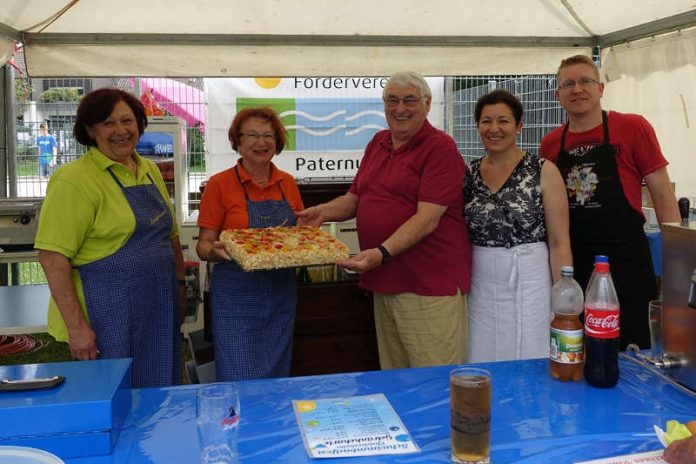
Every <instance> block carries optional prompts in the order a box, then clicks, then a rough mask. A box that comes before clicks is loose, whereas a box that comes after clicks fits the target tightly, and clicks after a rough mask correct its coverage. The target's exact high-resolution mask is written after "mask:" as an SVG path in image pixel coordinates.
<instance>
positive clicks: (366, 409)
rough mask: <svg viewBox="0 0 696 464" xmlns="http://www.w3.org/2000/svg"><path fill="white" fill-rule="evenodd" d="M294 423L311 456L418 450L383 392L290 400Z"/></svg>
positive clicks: (328, 456)
mask: <svg viewBox="0 0 696 464" xmlns="http://www.w3.org/2000/svg"><path fill="white" fill-rule="evenodd" d="M292 406H293V408H294V410H295V417H296V418H297V424H298V425H299V427H300V431H301V432H302V441H303V442H304V445H305V448H306V449H307V453H308V454H309V456H310V457H312V458H337V457H348V456H374V455H379V454H405V453H415V452H418V451H420V449H419V448H418V445H416V443H414V441H413V439H412V438H411V434H410V433H409V432H408V430H406V427H404V424H403V423H402V422H401V419H399V416H398V415H397V414H396V412H395V411H394V408H392V406H391V404H390V403H389V400H387V398H386V397H385V396H384V395H383V394H381V393H380V394H376V395H366V396H353V397H350V398H328V399H317V400H293V402H292Z"/></svg>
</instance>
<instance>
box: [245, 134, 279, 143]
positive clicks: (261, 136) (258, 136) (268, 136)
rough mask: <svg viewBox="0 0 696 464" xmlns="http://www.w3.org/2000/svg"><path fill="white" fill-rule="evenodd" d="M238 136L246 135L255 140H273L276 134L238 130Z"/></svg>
mask: <svg viewBox="0 0 696 464" xmlns="http://www.w3.org/2000/svg"><path fill="white" fill-rule="evenodd" d="M239 136H240V137H248V138H250V139H252V140H256V141H259V140H261V139H263V140H264V141H266V142H275V136H276V135H275V134H274V133H273V132H264V133H263V134H259V133H258V132H240V133H239Z"/></svg>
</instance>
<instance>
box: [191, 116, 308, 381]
mask: <svg viewBox="0 0 696 464" xmlns="http://www.w3.org/2000/svg"><path fill="white" fill-rule="evenodd" d="M228 137H229V140H230V142H231V144H232V149H233V150H235V151H236V152H237V153H239V155H240V156H241V157H240V158H239V159H238V161H237V164H236V165H235V166H233V167H231V168H229V169H227V170H225V171H222V172H220V173H218V174H215V175H214V176H212V177H211V178H210V180H209V181H208V183H207V184H206V187H205V191H204V192H203V197H202V198H201V204H200V210H199V215H198V226H199V228H200V231H199V235H198V236H199V238H198V245H197V246H196V251H197V252H198V256H199V257H200V258H201V259H202V260H205V261H209V262H215V263H216V264H215V266H213V272H212V284H211V302H212V313H213V316H212V321H213V344H214V351H215V374H216V380H217V381H218V382H221V381H230V380H246V379H258V378H271V377H287V376H288V375H289V374H290V359H291V355H292V336H293V329H294V323H295V309H296V306H297V279H296V275H295V270H294V269H275V270H267V271H254V272H246V271H244V270H242V268H240V267H239V266H238V265H237V264H236V263H235V262H233V261H231V260H230V258H229V256H228V255H227V253H226V252H225V249H224V246H223V245H222V243H221V242H220V241H219V238H220V233H221V232H222V231H223V230H226V229H246V228H260V227H274V226H294V225H295V223H296V219H295V215H294V211H299V210H301V209H303V208H304V206H303V204H302V199H301V198H300V192H299V189H298V188H297V184H296V183H295V179H294V178H293V177H292V176H291V175H290V174H288V173H286V172H283V171H280V170H279V169H278V168H276V167H275V165H274V164H273V163H272V162H271V160H272V159H273V157H274V156H275V155H277V154H279V153H281V152H282V151H283V148H284V147H285V144H286V143H287V133H286V131H285V128H284V127H283V124H282V123H281V121H280V118H279V117H278V115H277V114H276V113H275V112H274V111H273V110H272V109H270V108H244V109H242V110H241V111H239V112H238V113H237V115H236V116H235V117H234V120H233V121H232V125H231V126H230V128H229V131H228Z"/></svg>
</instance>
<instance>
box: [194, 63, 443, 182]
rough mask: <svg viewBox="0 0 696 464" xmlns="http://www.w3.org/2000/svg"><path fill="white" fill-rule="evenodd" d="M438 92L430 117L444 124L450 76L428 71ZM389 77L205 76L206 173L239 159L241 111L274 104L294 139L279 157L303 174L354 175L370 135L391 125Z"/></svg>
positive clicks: (289, 169)
mask: <svg viewBox="0 0 696 464" xmlns="http://www.w3.org/2000/svg"><path fill="white" fill-rule="evenodd" d="M427 81H428V84H429V85H430V87H431V89H432V92H433V100H432V104H431V109H430V114H429V116H428V120H429V121H430V122H431V124H433V125H434V126H436V127H438V128H440V129H444V128H445V124H444V78H442V77H436V78H427ZM386 83H387V78H385V77H306V78H305V77H290V78H256V79H253V78H229V79H224V78H218V79H205V82H204V85H205V95H206V99H207V107H206V108H207V109H206V119H205V120H206V174H207V175H208V176H211V175H212V174H214V173H217V172H220V171H222V170H225V169H227V168H229V167H231V166H233V165H234V164H235V163H236V160H237V158H238V155H237V154H236V153H234V152H233V151H232V148H231V147H230V143H229V141H228V139H227V131H228V129H229V126H230V124H231V123H232V119H233V118H234V116H235V114H236V113H237V111H238V110H239V109H241V108H245V107H248V106H270V107H271V108H273V109H275V110H276V111H277V112H278V114H279V115H280V117H281V120H282V121H283V124H285V127H286V129H287V130H288V136H289V141H288V145H287V146H286V148H285V150H283V152H282V153H281V154H280V155H279V156H277V157H275V158H274V159H273V162H274V163H275V164H276V165H277V166H278V167H279V168H280V169H282V170H283V171H287V172H289V173H291V174H293V175H294V176H295V177H296V178H298V179H308V178H327V177H329V178H330V177H353V176H354V175H355V173H356V172H357V170H358V167H359V165H360V159H361V158H362V155H363V151H364V149H365V146H366V145H367V143H368V142H369V141H370V140H371V139H372V137H373V136H374V135H375V133H377V132H378V131H380V130H383V129H386V128H387V122H386V119H385V117H384V106H383V103H382V91H383V89H384V86H385V85H386Z"/></svg>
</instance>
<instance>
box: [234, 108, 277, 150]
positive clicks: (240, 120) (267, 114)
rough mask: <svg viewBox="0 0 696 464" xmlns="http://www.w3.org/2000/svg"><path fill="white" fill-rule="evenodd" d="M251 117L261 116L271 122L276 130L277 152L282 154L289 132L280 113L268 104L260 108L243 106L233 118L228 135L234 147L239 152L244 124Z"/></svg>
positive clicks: (274, 130)
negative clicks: (281, 119)
mask: <svg viewBox="0 0 696 464" xmlns="http://www.w3.org/2000/svg"><path fill="white" fill-rule="evenodd" d="M251 118H259V119H263V120H264V121H267V122H269V123H271V126H273V132H275V144H276V154H280V152H281V151H283V148H285V144H286V143H288V133H287V131H286V130H285V126H283V123H282V122H281V121H280V117H278V113H276V112H275V111H273V109H272V108H269V107H267V106H263V107H260V108H243V109H241V110H239V111H238V112H237V115H236V116H235V117H234V119H233V120H232V124H231V125H230V129H229V130H228V131H227V137H228V138H229V140H230V142H232V149H233V150H234V151H236V152H239V143H240V142H239V136H240V131H241V128H242V124H244V122H245V121H246V120H247V119H251Z"/></svg>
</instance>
